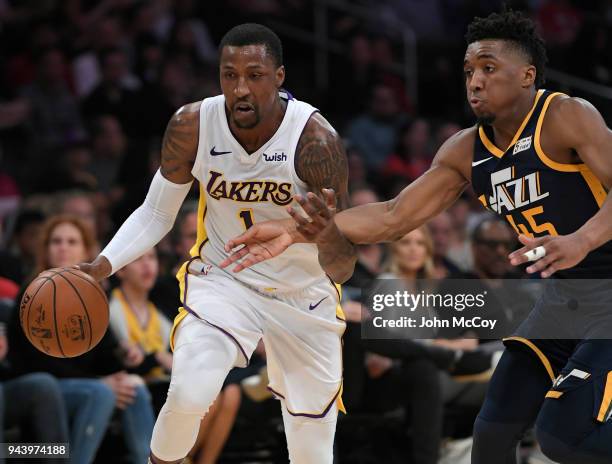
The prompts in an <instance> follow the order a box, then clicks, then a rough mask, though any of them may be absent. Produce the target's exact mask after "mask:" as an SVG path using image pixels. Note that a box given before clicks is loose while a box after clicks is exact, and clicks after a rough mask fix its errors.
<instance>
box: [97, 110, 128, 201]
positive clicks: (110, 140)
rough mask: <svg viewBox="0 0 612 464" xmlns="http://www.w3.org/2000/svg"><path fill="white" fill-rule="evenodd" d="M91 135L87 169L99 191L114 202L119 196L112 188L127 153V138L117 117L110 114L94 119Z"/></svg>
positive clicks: (114, 185)
mask: <svg viewBox="0 0 612 464" xmlns="http://www.w3.org/2000/svg"><path fill="white" fill-rule="evenodd" d="M91 135H92V145H93V156H92V160H91V163H90V165H89V171H90V172H91V174H92V175H93V176H95V178H96V180H97V182H98V189H99V190H100V192H102V193H104V194H106V195H107V196H108V198H109V200H110V201H111V202H114V201H116V200H117V199H118V198H119V197H120V196H121V195H120V193H119V192H117V191H113V188H114V187H116V184H117V178H118V175H119V169H120V166H121V163H122V161H123V158H124V157H125V156H126V154H127V139H126V137H125V134H124V133H123V129H122V127H121V123H120V122H119V119H117V118H116V117H115V116H112V115H110V114H104V115H102V116H98V117H97V118H96V119H95V120H94V122H93V125H92V134H91Z"/></svg>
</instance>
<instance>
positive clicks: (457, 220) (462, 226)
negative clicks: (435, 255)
mask: <svg viewBox="0 0 612 464" xmlns="http://www.w3.org/2000/svg"><path fill="white" fill-rule="evenodd" d="M447 212H448V213H449V214H450V217H451V220H452V223H453V230H454V231H455V234H454V235H455V236H454V238H455V239H454V240H453V242H452V243H451V244H450V246H449V248H448V251H447V253H446V257H447V258H448V259H449V260H450V261H451V262H452V263H453V264H454V265H455V266H457V267H458V268H459V269H461V270H462V271H469V270H471V269H472V268H473V266H474V257H473V255H472V248H471V243H470V237H469V233H468V222H469V219H470V217H471V216H472V211H471V208H470V193H469V192H467V191H466V192H463V193H462V194H461V196H460V197H459V198H458V199H457V201H455V203H454V204H453V205H452V206H451V207H450V208H449V209H447Z"/></svg>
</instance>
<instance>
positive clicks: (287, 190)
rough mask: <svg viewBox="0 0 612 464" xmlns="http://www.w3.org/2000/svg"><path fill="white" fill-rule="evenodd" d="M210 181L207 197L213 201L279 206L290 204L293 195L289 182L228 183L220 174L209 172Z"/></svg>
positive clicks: (256, 181) (254, 181)
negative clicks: (224, 199) (224, 200)
mask: <svg viewBox="0 0 612 464" xmlns="http://www.w3.org/2000/svg"><path fill="white" fill-rule="evenodd" d="M209 174H210V179H209V180H208V183H207V184H206V191H207V192H208V195H209V196H210V197H212V198H214V199H215V200H220V199H222V198H226V199H228V200H233V201H241V202H246V203H257V202H269V201H271V202H273V203H275V204H277V205H279V206H285V205H288V204H289V203H291V200H292V198H293V195H292V194H291V189H292V188H293V185H292V184H291V183H290V182H280V183H279V182H275V181H272V180H248V181H229V180H226V179H225V178H224V177H223V173H222V172H217V171H212V170H211V171H209Z"/></svg>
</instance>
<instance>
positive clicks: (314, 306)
mask: <svg viewBox="0 0 612 464" xmlns="http://www.w3.org/2000/svg"><path fill="white" fill-rule="evenodd" d="M328 297H329V295H327V296H326V297H324V298H321V299H320V300H319V302H318V303H316V304H312V303H310V305H309V306H308V309H310V310H311V311H312V310H313V309H315V308H316V307H317V306H319V305H320V304H321V303H322V302H323V300H325V299H326V298H328Z"/></svg>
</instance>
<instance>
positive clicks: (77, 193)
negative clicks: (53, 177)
mask: <svg viewBox="0 0 612 464" xmlns="http://www.w3.org/2000/svg"><path fill="white" fill-rule="evenodd" d="M55 205H56V206H57V209H56V210H55V211H54V213H55V214H67V215H69V216H75V217H77V218H79V219H80V220H81V222H83V224H85V226H87V228H88V229H89V230H90V231H91V232H92V233H93V234H94V237H93V238H94V241H96V242H97V240H98V237H99V234H98V232H99V230H98V218H97V214H96V213H97V212H96V205H95V204H94V201H93V195H92V194H91V193H89V192H85V191H82V190H68V191H64V192H61V193H59V195H58V197H57V200H56V202H55ZM94 252H95V250H94Z"/></svg>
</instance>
